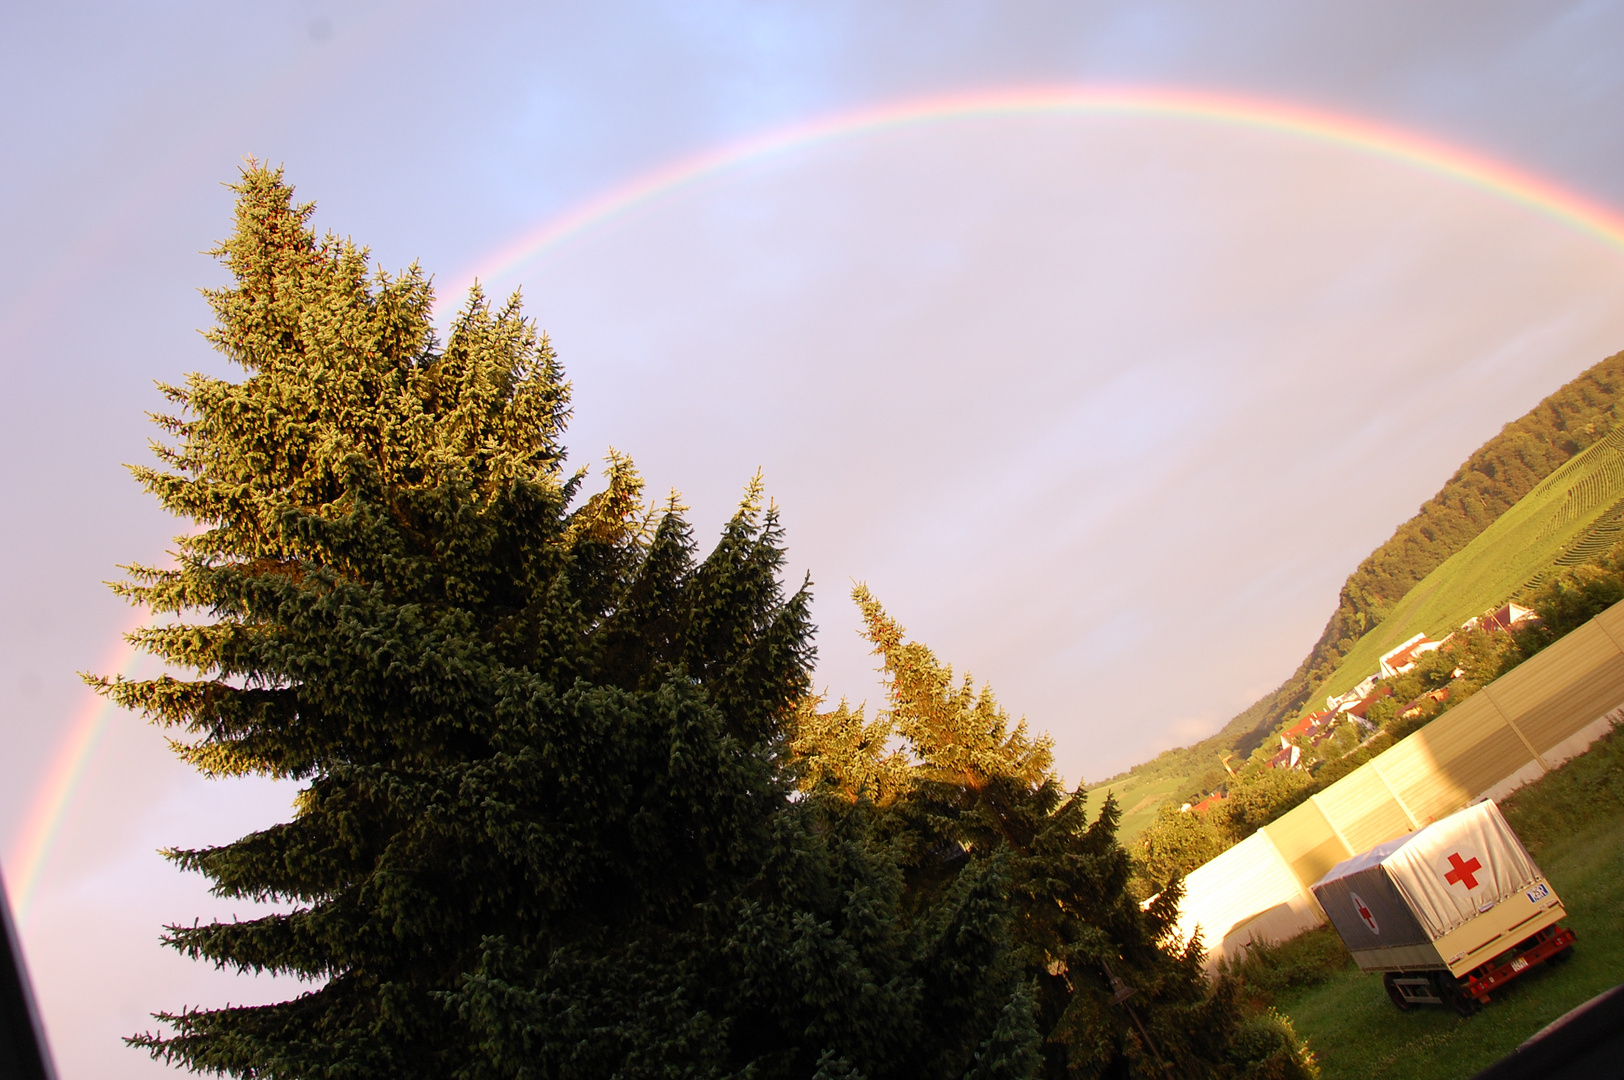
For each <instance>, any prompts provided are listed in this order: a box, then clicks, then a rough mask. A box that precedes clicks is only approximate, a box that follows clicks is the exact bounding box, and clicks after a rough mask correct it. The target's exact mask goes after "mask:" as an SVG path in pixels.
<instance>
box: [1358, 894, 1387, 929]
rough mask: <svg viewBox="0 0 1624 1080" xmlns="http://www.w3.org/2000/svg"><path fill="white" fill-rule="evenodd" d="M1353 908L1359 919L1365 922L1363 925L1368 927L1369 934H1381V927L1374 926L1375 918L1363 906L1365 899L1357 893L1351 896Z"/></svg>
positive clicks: (1368, 909)
mask: <svg viewBox="0 0 1624 1080" xmlns="http://www.w3.org/2000/svg"><path fill="white" fill-rule="evenodd" d="M1353 908H1354V910H1355V911H1357V912H1358V913H1359V917H1360V918H1361V919H1363V920H1365V925H1366V926H1368V927H1370V932H1371V933H1372V934H1379V933H1381V932H1382V931H1381V927H1379V926H1377V925H1376V916H1375V915H1374V914H1372V912H1371V910H1370V908H1368V907H1366V906H1365V898H1364V897H1362V896H1360V895H1359V894H1358V893H1354V894H1353Z"/></svg>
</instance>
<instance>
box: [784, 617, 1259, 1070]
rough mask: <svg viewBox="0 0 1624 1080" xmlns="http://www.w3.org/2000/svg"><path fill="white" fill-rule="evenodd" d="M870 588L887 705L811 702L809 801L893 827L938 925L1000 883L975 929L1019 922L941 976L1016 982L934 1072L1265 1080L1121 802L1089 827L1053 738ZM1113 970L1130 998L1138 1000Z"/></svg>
mask: <svg viewBox="0 0 1624 1080" xmlns="http://www.w3.org/2000/svg"><path fill="white" fill-rule="evenodd" d="M856 598H857V600H858V602H859V605H860V606H861V607H862V610H863V613H864V616H865V619H866V622H867V634H868V637H869V640H870V641H872V642H873V643H874V646H875V652H876V654H877V655H879V656H880V657H881V658H882V659H883V661H884V666H883V668H882V671H883V672H884V674H885V677H886V680H887V689H888V702H887V704H888V707H887V709H886V710H885V711H883V712H882V713H881V714H880V715H879V716H878V717H876V718H875V719H874V720H872V721H869V720H866V719H865V718H864V717H863V715H862V710H861V709H858V710H852V709H851V708H849V707H848V706H846V705H845V704H844V703H842V704H841V706H840V707H839V708H837V709H835V710H833V711H832V712H828V713H817V712H815V711H812V710H809V711H807V712H803V714H802V715H801V716H800V717H799V719H798V731H797V735H796V738H795V741H794V743H793V746H794V748H795V752H796V754H797V756H798V757H799V758H800V759H801V760H802V761H803V762H804V763H806V766H807V767H806V769H805V771H804V772H803V784H804V785H805V786H806V788H807V790H808V797H809V798H810V799H813V800H823V801H824V802H825V805H828V806H831V807H836V806H845V807H847V808H848V812H849V813H850V814H852V815H853V816H855V817H858V818H861V819H863V820H864V821H866V822H868V823H869V825H868V827H869V828H870V829H871V830H872V831H873V833H874V835H876V836H880V837H884V838H885V840H886V843H887V845H888V847H889V849H890V850H891V851H893V852H895V853H896V857H897V860H898V863H899V865H900V867H901V869H902V873H903V887H904V898H905V899H904V907H905V908H906V909H908V910H911V911H918V912H920V913H921V914H920V915H919V916H916V918H917V919H918V921H919V922H921V923H924V924H925V925H934V924H935V922H936V921H937V919H938V918H939V916H936V915H934V914H929V913H931V912H934V911H935V910H937V909H939V908H941V907H942V905H943V903H944V901H948V900H951V898H953V897H954V896H956V895H958V894H959V893H961V892H963V891H964V890H966V889H967V888H974V889H977V890H981V888H982V883H983V882H989V883H990V882H993V881H996V882H997V883H998V887H997V888H996V889H992V888H989V889H986V890H985V891H983V892H981V893H980V895H981V896H983V897H984V898H985V900H984V902H985V903H986V904H987V905H988V906H987V908H986V910H985V914H984V915H982V917H981V918H980V919H978V920H977V922H978V923H979V924H982V925H993V924H995V923H999V922H1001V923H1002V925H1003V926H1004V927H1005V928H1006V936H1005V937H1004V938H1003V940H1002V941H1001V942H997V943H995V942H993V941H991V940H989V939H985V938H980V939H974V940H977V941H978V942H980V944H978V945H977V949H978V950H981V949H986V950H987V951H986V952H984V953H980V952H979V951H978V952H977V953H972V954H971V955H970V956H969V957H968V958H967V957H965V956H963V955H961V954H962V951H963V950H962V949H958V950H955V952H954V954H953V955H951V956H944V957H943V958H942V959H943V964H944V966H943V967H942V968H940V969H939V971H940V974H939V975H937V976H936V978H935V979H934V980H929V981H927V983H926V986H927V987H929V988H931V989H935V986H934V983H936V982H940V983H941V984H942V985H945V986H954V985H964V986H973V985H975V983H976V982H977V980H978V979H979V980H980V981H981V983H982V984H986V983H993V984H995V985H996V984H998V983H1004V984H1005V985H1007V986H1008V987H1009V988H1010V992H1009V994H1008V996H1007V997H1006V999H1005V1000H1004V1001H1003V1002H1002V1003H1001V1004H1000V1005H999V1007H998V1011H997V1012H996V1013H994V1014H989V1013H987V1012H986V1011H985V1009H986V1005H985V1004H983V1003H982V1002H984V1001H985V1000H986V999H985V996H984V995H983V996H981V997H979V998H976V999H968V998H967V999H966V1004H965V1006H964V1015H965V1016H966V1018H969V1019H972V1020H973V1022H974V1023H975V1024H976V1025H977V1026H978V1027H981V1029H982V1030H985V1029H986V1027H987V1026H990V1028H991V1034H990V1035H989V1036H988V1037H987V1038H986V1040H985V1041H984V1042H983V1044H982V1046H981V1048H980V1049H978V1050H977V1051H976V1052H975V1054H974V1056H973V1058H964V1057H962V1056H961V1057H959V1058H958V1059H956V1060H954V1061H951V1062H949V1061H948V1060H946V1059H944V1058H942V1057H941V1056H939V1055H937V1056H925V1055H921V1056H920V1057H919V1059H918V1060H919V1061H921V1062H922V1063H926V1064H928V1065H929V1066H930V1067H931V1070H932V1071H931V1072H930V1073H928V1075H958V1074H959V1072H960V1071H962V1070H968V1073H967V1075H973V1076H983V1075H986V1076H993V1075H1008V1076H1017V1075H1031V1072H1030V1068H1031V1067H1032V1066H1033V1065H1034V1064H1036V1065H1038V1068H1039V1072H1038V1074H1037V1075H1042V1076H1047V1077H1055V1078H1060V1077H1095V1076H1098V1077H1105V1076H1127V1075H1132V1076H1160V1075H1162V1074H1163V1067H1164V1065H1165V1066H1167V1067H1171V1068H1172V1069H1173V1070H1174V1072H1175V1074H1176V1075H1179V1076H1188V1077H1198V1076H1202V1077H1219V1076H1239V1075H1253V1073H1252V1072H1251V1071H1249V1070H1250V1069H1251V1068H1252V1066H1253V1065H1255V1064H1256V1063H1257V1062H1256V1061H1254V1059H1253V1058H1252V1057H1250V1056H1248V1053H1249V1051H1247V1050H1246V1049H1245V1048H1239V1049H1238V1048H1237V1044H1236V1042H1235V1040H1236V1037H1237V1032H1238V1031H1239V1030H1240V1026H1241V1025H1242V1022H1243V1021H1242V1014H1241V1011H1240V1008H1239V1005H1238V1002H1237V999H1236V997H1235V994H1234V989H1233V986H1232V984H1231V983H1229V982H1228V981H1226V980H1220V981H1219V982H1218V983H1216V984H1209V983H1208V981H1207V979H1206V977H1205V976H1204V974H1203V972H1202V968H1201V961H1202V958H1203V956H1204V949H1203V948H1202V947H1201V946H1200V944H1199V942H1194V943H1190V944H1189V945H1188V946H1187V947H1175V946H1174V945H1173V944H1172V943H1171V941H1170V935H1171V932H1172V930H1173V926H1174V921H1175V915H1176V910H1177V901H1178V897H1179V889H1178V886H1177V885H1176V884H1174V885H1172V886H1171V887H1170V888H1168V889H1165V890H1164V891H1163V892H1162V894H1161V895H1160V896H1159V897H1158V898H1157V899H1156V900H1155V901H1153V902H1152V903H1150V904H1149V905H1144V906H1142V905H1141V904H1140V903H1139V902H1138V899H1137V897H1136V895H1135V894H1134V893H1133V892H1132V890H1131V889H1130V888H1129V885H1130V878H1131V874H1132V870H1133V865H1132V861H1131V860H1130V859H1129V857H1128V855H1127V853H1126V852H1125V851H1124V850H1123V848H1122V847H1121V845H1120V844H1118V843H1117V840H1116V826H1117V821H1118V816H1119V815H1118V811H1117V808H1116V806H1115V804H1114V803H1112V802H1110V801H1109V800H1107V802H1106V804H1105V806H1104V807H1102V808H1101V811H1100V813H1099V814H1098V815H1097V817H1096V818H1095V819H1094V820H1093V821H1092V822H1091V821H1090V820H1089V818H1088V816H1087V814H1086V813H1085V808H1086V796H1085V794H1084V793H1083V792H1081V791H1072V792H1067V791H1064V790H1063V789H1062V788H1061V787H1060V786H1059V783H1058V781H1057V779H1056V778H1055V776H1054V774H1053V772H1052V770H1051V768H1050V757H1049V746H1048V740H1047V739H1033V738H1030V737H1029V736H1028V734H1027V732H1026V727H1025V724H1024V723H1021V724H1017V725H1013V726H1012V725H1011V724H1010V723H1009V718H1008V717H1007V715H1005V713H1004V712H1003V710H1002V709H1001V708H999V707H998V704H997V702H996V700H995V699H994V698H993V695H992V693H991V691H990V690H988V689H986V688H984V687H983V688H981V689H980V690H977V689H976V687H975V686H974V683H973V682H972V680H970V679H969V678H968V677H965V678H964V679H963V680H960V681H955V678H954V675H953V671H952V669H951V668H950V667H946V666H945V665H942V664H940V663H938V662H937V660H936V658H935V657H934V655H932V653H931V652H930V650H929V649H927V648H926V647H924V646H923V645H920V644H917V643H910V642H906V641H904V639H903V631H902V628H901V627H900V626H898V625H897V624H896V623H895V622H894V621H893V620H892V619H891V618H890V617H889V616H887V615H886V614H885V612H884V611H883V610H882V609H881V608H880V606H879V604H878V603H876V602H875V601H874V600H873V598H872V597H870V596H869V595H868V593H867V591H866V590H865V589H862V588H859V589H858V590H857V592H856ZM899 745H900V746H901V747H902V748H904V749H905V751H906V752H903V751H900V750H898V749H897V747H898V746H899ZM954 906H955V907H956V906H957V904H956V902H955V903H954ZM995 945H996V948H993V946H995ZM967 960H968V962H967ZM1113 975H1114V976H1116V977H1117V978H1120V979H1121V980H1123V982H1124V983H1125V984H1126V986H1127V987H1128V988H1130V989H1131V990H1132V992H1133V996H1132V997H1131V998H1130V999H1129V1000H1128V1001H1127V1003H1126V1005H1124V1004H1122V1003H1119V1002H1117V1001H1116V1000H1115V999H1114V995H1113V991H1114V987H1113V984H1112V981H1111V979H1112V976H1113ZM956 999H957V995H955V1001H956ZM944 1004H946V1003H944ZM955 1007H957V1006H956V1005H955ZM944 1011H945V1010H944ZM1141 1024H1142V1025H1143V1028H1141V1027H1140V1025H1141ZM1147 1035H1148V1041H1147V1038H1146V1036H1147ZM1276 1049H1277V1047H1274V1046H1273V1045H1270V1046H1269V1047H1267V1048H1264V1049H1260V1050H1259V1054H1260V1055H1261V1057H1262V1058H1270V1057H1271V1055H1273V1054H1274V1053H1275V1050H1276ZM920 1075H927V1073H923V1072H922V1073H920Z"/></svg>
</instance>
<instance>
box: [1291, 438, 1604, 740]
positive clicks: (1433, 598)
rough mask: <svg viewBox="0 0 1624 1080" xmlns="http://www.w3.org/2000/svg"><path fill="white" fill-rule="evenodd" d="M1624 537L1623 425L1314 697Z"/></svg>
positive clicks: (1448, 566)
mask: <svg viewBox="0 0 1624 1080" xmlns="http://www.w3.org/2000/svg"><path fill="white" fill-rule="evenodd" d="M1621 537H1624V428H1619V429H1616V430H1615V431H1613V432H1612V433H1611V434H1609V435H1608V436H1607V437H1606V438H1605V439H1603V440H1601V441H1600V442H1598V443H1596V444H1595V445H1594V446H1592V447H1590V448H1589V449H1588V450H1585V451H1584V452H1583V453H1581V454H1578V455H1576V456H1575V457H1574V458H1573V459H1572V460H1570V461H1568V462H1567V463H1566V464H1564V465H1563V466H1562V467H1560V468H1559V469H1557V470H1556V471H1555V472H1553V473H1551V475H1550V476H1548V477H1546V478H1545V479H1544V480H1542V481H1540V482H1539V484H1538V485H1536V486H1535V487H1534V489H1533V490H1532V491H1530V492H1529V493H1528V494H1527V495H1525V496H1523V498H1522V499H1521V500H1520V501H1519V502H1518V503H1517V504H1516V505H1515V506H1513V507H1512V508H1511V509H1510V510H1507V511H1506V512H1505V513H1504V514H1502V515H1501V516H1500V517H1499V518H1498V519H1497V520H1496V521H1495V522H1494V524H1492V525H1490V526H1489V527H1488V528H1487V529H1485V530H1483V532H1482V533H1481V534H1480V535H1479V536H1478V537H1477V539H1475V540H1473V541H1472V542H1471V543H1470V544H1468V545H1467V546H1466V547H1465V548H1463V549H1461V550H1460V551H1458V552H1456V553H1455V554H1454V555H1453V556H1451V557H1450V558H1449V559H1448V560H1447V561H1445V562H1444V564H1443V565H1442V566H1440V567H1438V568H1437V569H1436V570H1434V571H1433V572H1432V573H1430V574H1428V575H1427V576H1426V577H1425V578H1423V579H1422V580H1421V582H1420V583H1419V584H1418V585H1416V586H1415V588H1413V589H1411V590H1410V592H1409V593H1407V594H1406V595H1405V596H1404V598H1403V599H1402V600H1400V601H1399V602H1398V604H1396V605H1395V606H1394V608H1393V611H1392V614H1390V615H1388V617H1387V618H1386V620H1384V621H1383V622H1382V624H1381V625H1380V626H1378V627H1376V629H1374V630H1372V631H1371V632H1370V633H1368V634H1366V635H1365V636H1364V637H1363V638H1362V639H1361V640H1360V641H1359V643H1358V644H1357V645H1355V646H1354V647H1353V649H1352V650H1350V651H1349V653H1348V655H1347V656H1346V657H1345V658H1344V659H1343V661H1342V663H1341V664H1340V665H1339V666H1338V668H1337V670H1336V671H1335V673H1334V674H1332V676H1331V678H1330V679H1328V680H1327V681H1326V682H1325V683H1324V684H1323V685H1321V686H1320V687H1318V688H1317V689H1316V691H1315V692H1314V693H1313V695H1311V696H1310V698H1309V704H1308V707H1307V708H1305V709H1304V711H1305V712H1306V711H1310V710H1311V709H1313V708H1316V707H1319V705H1321V704H1322V703H1323V702H1324V700H1325V697H1326V696H1327V695H1329V694H1340V693H1342V692H1343V691H1345V690H1348V689H1351V688H1352V687H1353V686H1355V685H1356V684H1357V683H1358V682H1359V680H1360V679H1363V678H1364V677H1365V676H1366V675H1369V674H1370V673H1371V672H1373V671H1375V670H1376V667H1377V661H1378V660H1379V658H1380V657H1381V655H1382V654H1383V653H1385V652H1387V651H1388V650H1389V649H1391V648H1393V647H1395V646H1396V645H1398V644H1400V643H1402V642H1403V641H1405V640H1407V639H1408V638H1410V637H1412V636H1413V635H1415V634H1417V633H1425V634H1426V635H1427V636H1429V637H1432V638H1434V639H1437V638H1442V637H1443V636H1444V635H1445V634H1448V633H1450V632H1451V631H1452V630H1454V629H1455V628H1456V627H1458V626H1459V625H1460V624H1461V623H1463V622H1465V621H1466V620H1467V619H1469V618H1471V617H1472V616H1473V615H1479V614H1482V613H1483V612H1484V611H1487V610H1489V609H1490V608H1492V607H1494V606H1496V605H1498V604H1500V603H1503V602H1504V601H1506V600H1508V599H1511V598H1513V597H1515V596H1517V595H1519V594H1520V593H1522V592H1524V591H1526V590H1528V589H1530V588H1532V587H1534V586H1537V585H1538V584H1539V583H1540V582H1541V581H1543V580H1544V579H1545V578H1546V577H1548V576H1549V575H1550V574H1551V573H1552V572H1553V571H1554V570H1555V569H1556V568H1557V567H1561V566H1577V565H1579V564H1581V563H1584V562H1587V561H1588V560H1590V559H1592V558H1594V557H1595V556H1596V555H1598V554H1600V553H1601V552H1603V551H1605V550H1607V548H1609V547H1611V546H1612V545H1613V543H1615V542H1616V541H1617V540H1619V539H1620V538H1621Z"/></svg>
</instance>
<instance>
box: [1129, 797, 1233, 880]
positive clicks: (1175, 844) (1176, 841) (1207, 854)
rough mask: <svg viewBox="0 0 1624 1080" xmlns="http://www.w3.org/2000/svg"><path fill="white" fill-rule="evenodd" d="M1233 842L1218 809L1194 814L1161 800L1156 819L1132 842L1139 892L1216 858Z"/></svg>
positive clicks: (1191, 811)
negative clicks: (1138, 879)
mask: <svg viewBox="0 0 1624 1080" xmlns="http://www.w3.org/2000/svg"><path fill="white" fill-rule="evenodd" d="M1234 843H1235V840H1234V838H1233V837H1232V836H1231V835H1230V832H1229V829H1228V828H1227V822H1226V821H1225V820H1224V819H1223V817H1222V815H1220V814H1219V813H1218V812H1217V810H1215V809H1214V810H1208V811H1205V812H1202V813H1197V812H1195V811H1193V810H1180V809H1179V807H1177V806H1174V805H1173V804H1172V803H1162V805H1161V806H1159V807H1157V808H1156V820H1155V821H1153V822H1151V823H1150V826H1149V827H1148V828H1146V829H1145V831H1144V832H1142V833H1140V834H1139V838H1138V841H1137V842H1136V844H1135V845H1134V848H1135V851H1134V854H1135V856H1136V860H1137V862H1138V864H1139V865H1138V870H1139V875H1140V877H1141V879H1142V884H1141V885H1140V886H1139V891H1140V892H1141V893H1143V894H1144V895H1145V896H1150V895H1152V894H1154V893H1157V892H1159V891H1161V888H1162V886H1163V885H1165V884H1166V883H1167V882H1169V881H1173V880H1174V879H1176V878H1182V877H1183V876H1184V875H1186V874H1188V873H1189V872H1190V871H1191V870H1194V869H1195V868H1196V867H1198V866H1200V865H1201V864H1202V863H1205V862H1208V861H1210V860H1212V859H1216V858H1217V857H1218V856H1219V855H1222V854H1223V853H1224V851H1225V849H1227V848H1229V847H1230V846H1231V845H1233V844H1234Z"/></svg>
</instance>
